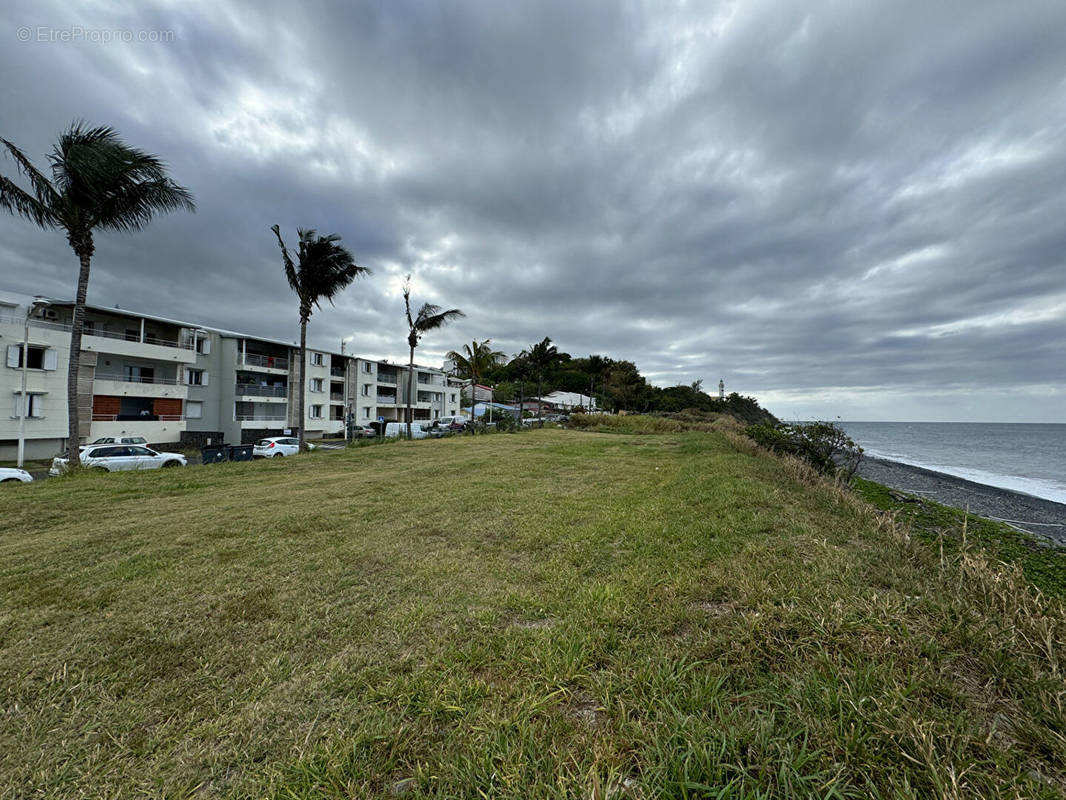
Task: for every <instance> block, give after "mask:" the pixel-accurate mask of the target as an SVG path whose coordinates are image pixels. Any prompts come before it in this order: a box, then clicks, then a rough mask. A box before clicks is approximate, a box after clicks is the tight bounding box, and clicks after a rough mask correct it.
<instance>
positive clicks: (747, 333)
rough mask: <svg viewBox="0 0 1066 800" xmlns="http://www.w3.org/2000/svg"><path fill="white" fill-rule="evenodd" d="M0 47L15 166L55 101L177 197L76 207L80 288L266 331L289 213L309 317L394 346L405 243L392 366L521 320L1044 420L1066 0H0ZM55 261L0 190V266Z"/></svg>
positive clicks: (51, 266) (1063, 404)
mask: <svg viewBox="0 0 1066 800" xmlns="http://www.w3.org/2000/svg"><path fill="white" fill-rule="evenodd" d="M64 39H74V41H64ZM107 39H111V41H107ZM121 39H132V41H128V42H124V41H120V40H121ZM142 40H144V41H142ZM0 75H2V76H3V85H4V91H3V92H2V93H0V136H3V137H5V138H8V139H10V140H12V141H14V142H15V143H16V144H18V145H20V146H21V147H22V148H23V149H24V151H25V152H27V154H29V155H30V156H31V157H32V158H33V159H34V160H36V161H37V162H38V163H39V164H42V165H43V163H44V157H45V154H46V152H47V151H48V150H49V149H50V147H51V143H52V141H53V140H54V139H55V136H56V134H57V133H59V132H60V131H61V130H62V129H63V128H65V127H66V126H68V125H69V124H70V122H71V121H72V120H74V119H75V118H82V119H85V120H86V121H88V122H90V123H93V124H106V125H111V126H113V127H115V128H116V129H117V130H118V131H119V132H120V133H121V135H122V136H123V137H124V139H125V140H126V141H127V142H128V143H130V144H132V145H134V146H136V147H140V148H143V149H146V150H149V151H151V152H154V153H156V154H158V155H160V156H161V157H163V158H164V159H165V161H166V162H167V163H168V165H169V167H170V169H171V172H172V174H173V176H174V178H175V179H176V180H177V181H178V182H179V183H181V184H183V185H185V186H187V187H188V188H189V189H190V190H191V191H192V192H193V193H194V195H195V197H196V201H197V204H198V208H199V210H198V212H197V213H196V214H186V213H179V214H174V215H171V216H169V217H164V218H159V219H158V220H156V221H154V222H153V223H152V224H151V225H150V226H149V227H148V228H147V229H146V230H145V231H143V232H141V233H138V234H134V235H125V234H110V233H104V234H101V235H99V236H98V238H97V250H96V256H95V259H94V262H93V272H92V278H91V280H90V285H89V299H90V302H94V303H99V304H106V305H114V304H116V303H118V304H120V305H122V306H123V307H125V308H132V309H136V310H142V311H145V312H150V313H155V314H160V315H166V316H173V317H178V318H182V319H185V318H187V319H189V320H193V321H199V322H202V323H204V324H209V325H214V326H220V327H226V328H230V329H236V330H244V331H248V332H251V333H256V334H259V335H265V336H271V337H278V338H288V339H295V338H296V337H297V332H298V320H297V313H296V312H297V309H296V302H295V300H294V298H293V296H292V294H291V292H290V291H289V289H288V287H287V285H286V283H285V279H284V276H283V273H282V269H281V263H280V258H279V253H278V249H277V244H276V242H275V241H274V240H273V237H272V234H271V233H270V230H269V228H270V226H271V225H272V224H274V223H278V224H280V225H281V226H282V228H283V231H284V234H285V235H286V236H287V237H288V238H289V239H290V240H295V238H296V233H295V229H296V227H297V226H300V227H312V228H316V229H318V230H319V231H321V232H329V233H334V232H335V233H337V234H339V235H340V236H341V237H342V238H343V241H344V244H345V245H347V246H348V247H349V248H350V249H351V250H352V252H353V253H354V254H355V256H356V259H357V261H358V263H359V264H361V265H363V266H367V267H369V268H371V269H372V270H373V271H374V274H373V276H372V277H371V278H369V279H367V280H364V281H360V282H358V283H356V284H355V285H353V286H352V287H351V288H350V289H348V290H347V291H346V292H345V293H344V295H343V296H342V297H341V298H340V299H339V300H338V302H337V305H336V307H335V308H331V307H329V306H328V305H327V306H326V307H325V308H324V309H323V310H322V311H320V312H316V314H315V316H314V317H313V318H312V320H311V325H310V327H309V337H310V340H311V341H312V343H314V344H316V345H318V346H321V347H329V348H331V349H338V348H339V344H340V341H341V339H348V340H350V341H349V352H358V353H360V354H366V355H370V356H376V357H396V358H406V346H405V327H404V324H403V318H402V313H403V307H402V298H401V296H400V294H399V286H400V282H401V280H402V276H403V275H405V274H407V273H411V274H412V275H413V276H414V277H413V283H414V297H415V299H416V300H418V301H423V300H428V301H432V302H435V303H439V304H441V305H443V306H445V307H448V308H451V307H458V308H461V309H462V310H463V311H465V312H466V314H467V317H466V319H464V320H461V321H460V322H458V323H456V324H455V325H453V326H452V327H450V328H448V329H445V330H443V331H440V332H436V333H433V334H431V335H430V336H428V337H427V338H426V339H425V341H424V344H423V346H422V347H421V348H420V349H419V351H418V360H419V361H422V362H425V363H433V362H435V361H436V362H439V360H440V358H441V356H442V355H443V353H444V352H446V351H447V350H449V349H452V348H457V347H459V346H460V345H461V344H462V343H464V342H469V341H470V340H471V339H474V338H478V339H482V338H486V337H491V338H492V340H493V343H494V344H495V345H496V346H497V347H498V348H499V349H502V350H504V351H506V352H507V353H515V352H517V351H518V350H520V349H522V348H524V347H528V346H529V345H530V344H532V343H534V342H536V341H538V340H539V339H541V338H543V337H544V336H550V337H551V338H552V339H553V340H554V341H555V342H556V344H557V345H558V346H559V348H560V349H561V350H564V351H566V352H569V353H571V354H573V355H575V356H584V355H588V354H589V353H592V352H596V353H603V354H606V355H608V356H610V357H612V358H619V359H628V360H632V361H635V362H636V364H637V365H638V367H639V368H640V369H641V371H642V372H643V373H644V374H645V375H646V376H647V377H648V378H649V380H651V381H652V382H653V383H655V384H657V385H660V386H667V385H671V384H676V383H690V382H691V381H693V380H696V379H703V380H704V384H705V386H712V385H713V386H716V385H717V382H718V380H719V378H723V379H724V380H725V382H726V387H727V390H728V391H739V392H741V393H743V394H753V395H755V396H757V397H758V398H759V399H760V400H761V401H762V402H763V403H764V405H766V406H768V407H769V408H770V409H771V410H772V411H774V412H775V413H777V414H778V415H779V416H782V417H786V418H790V419H791V418H797V417H798V418H808V417H822V418H829V419H835V418H836V417H838V416H839V417H841V418H843V419H906V420H972V421H1044V422H1066V352H1064V345H1066V3H1062V2H1046V3H1041V2H1033V3H1004V2H989V3H978V2H971V1H970V0H967V1H966V2H958V3H948V2H943V3H929V2H918V3H913V4H910V3H905V2H901V1H900V0H891V1H890V2H884V3H854V2H841V3H823V4H818V3H809V2H802V3H794V4H790V3H784V2H776V1H775V2H767V3H759V2H751V1H750V0H749V1H746V2H743V3H712V2H689V3H679V4H670V3H667V2H658V1H656V2H649V3H647V4H643V3H639V2H632V3H622V2H614V1H612V2H603V3H594V2H584V1H582V2H574V0H560V1H559V2H549V1H548V0H535V1H532V2H525V3H523V2H496V1H495V0H485V2H449V1H445V0H441V1H440V2H437V1H432V2H431V1H429V0H427V1H426V2H406V1H404V0H387V1H386V0H381V2H378V3H345V4H343V5H342V4H341V3H337V4H335V5H334V4H326V3H322V4H319V3H301V4H299V5H294V4H291V3H278V4H276V5H274V7H272V4H270V3H266V2H248V3H236V2H232V3H227V2H218V1H217V0H212V2H188V1H184V0H183V2H173V3H157V4H150V3H127V4H113V3H105V2H86V3H81V4H74V3H65V2H64V3H60V2H55V3H52V2H45V1H44V0H32V2H22V0H15V2H14V3H12V2H11V0H8V2H7V3H5V7H4V13H3V16H2V19H0ZM0 173H2V174H5V175H8V176H13V175H14V173H15V166H14V163H13V162H12V161H11V159H10V158H8V157H6V156H0ZM76 271H77V264H76V261H75V258H74V256H73V254H72V253H71V251H70V250H69V247H68V246H67V244H66V241H65V239H64V238H63V236H62V235H60V234H58V233H46V232H42V231H40V230H38V229H36V228H34V227H32V226H31V225H30V224H29V223H27V222H25V221H22V220H20V219H15V218H13V217H11V216H9V215H6V214H4V215H3V216H0V290H2V289H8V290H14V291H20V292H27V293H31V294H49V295H58V296H71V295H72V294H73V289H74V286H75V283H76Z"/></svg>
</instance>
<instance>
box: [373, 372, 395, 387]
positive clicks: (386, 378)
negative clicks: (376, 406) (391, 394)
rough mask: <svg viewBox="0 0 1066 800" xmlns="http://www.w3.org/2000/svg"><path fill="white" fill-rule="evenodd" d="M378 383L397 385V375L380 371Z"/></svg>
mask: <svg viewBox="0 0 1066 800" xmlns="http://www.w3.org/2000/svg"><path fill="white" fill-rule="evenodd" d="M378 383H387V384H388V385H389V386H395V385H396V383H397V380H396V375H390V374H388V373H386V372H379V373H378Z"/></svg>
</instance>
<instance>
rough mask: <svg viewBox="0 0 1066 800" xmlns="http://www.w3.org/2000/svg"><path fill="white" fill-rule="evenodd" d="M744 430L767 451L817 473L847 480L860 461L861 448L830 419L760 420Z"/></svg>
mask: <svg viewBox="0 0 1066 800" xmlns="http://www.w3.org/2000/svg"><path fill="white" fill-rule="evenodd" d="M744 432H745V433H746V434H747V435H748V436H749V437H750V438H751V439H753V440H754V441H755V442H756V443H758V444H759V445H761V446H762V447H765V448H766V449H767V450H772V451H774V452H775V453H787V454H788V455H793V456H796V457H797V458H801V459H803V460H804V461H806V462H807V463H808V464H810V465H811V466H812V467H814V468H815V469H816V470H818V471H819V472H821V473H824V474H826V475H834V476H839V477H841V478H844V479H845V480H849V481H850V480H851V478H852V476H853V475H854V474H855V470H857V469H858V468H859V462H860V461H861V460H862V448H861V447H859V446H858V445H857V444H855V442H853V441H852V440H851V437H850V436H848V435H847V433H845V432H844V431H843V430H841V429H840V428H838V427H837V426H836V425H834V424H833V423H831V422H810V423H807V424H802V423H796V424H793V425H787V424H783V423H778V424H776V425H775V424H773V423H769V422H764V423H761V424H759V425H749V426H748V427H747V428H745V429H744Z"/></svg>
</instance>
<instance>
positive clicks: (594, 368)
mask: <svg viewBox="0 0 1066 800" xmlns="http://www.w3.org/2000/svg"><path fill="white" fill-rule="evenodd" d="M610 368H611V361H610V359H608V358H604V357H603V356H597V355H590V356H589V357H588V361H587V365H586V367H585V370H586V371H587V372H588V375H589V402H588V408H587V409H586V411H588V412H589V413H590V414H591V413H592V395H593V390H594V389H595V388H596V379H597V378H599V379H600V384H601V388H602V385H603V384H605V383H606V378H605V376H606V375H607V372H608V370H610Z"/></svg>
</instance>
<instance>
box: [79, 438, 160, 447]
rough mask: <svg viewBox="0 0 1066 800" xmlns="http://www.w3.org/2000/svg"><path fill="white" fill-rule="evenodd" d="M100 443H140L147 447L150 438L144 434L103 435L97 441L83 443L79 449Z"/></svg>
mask: <svg viewBox="0 0 1066 800" xmlns="http://www.w3.org/2000/svg"><path fill="white" fill-rule="evenodd" d="M98 444H139V445H143V446H145V447H147V446H148V440H147V439H145V438H144V437H143V436H101V437H100V438H99V439H97V440H96V441H95V442H89V444H83V445H81V446H80V447H79V448H78V449H79V450H84V449H86V448H87V447H92V446H93V445H98Z"/></svg>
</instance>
